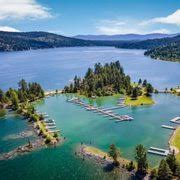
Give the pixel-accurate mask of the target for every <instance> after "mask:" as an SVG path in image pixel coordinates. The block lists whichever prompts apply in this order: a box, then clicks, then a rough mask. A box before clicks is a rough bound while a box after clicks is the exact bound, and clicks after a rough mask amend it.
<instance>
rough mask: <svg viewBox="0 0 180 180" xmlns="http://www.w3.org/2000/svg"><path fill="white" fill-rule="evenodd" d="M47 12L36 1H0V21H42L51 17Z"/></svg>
mask: <svg viewBox="0 0 180 180" xmlns="http://www.w3.org/2000/svg"><path fill="white" fill-rule="evenodd" d="M49 11H50V9H49V8H46V7H44V6H42V5H40V4H39V3H38V2H37V1H36V0H0V20H4V19H24V18H32V19H44V18H49V17H52V15H51V14H50V12H49Z"/></svg>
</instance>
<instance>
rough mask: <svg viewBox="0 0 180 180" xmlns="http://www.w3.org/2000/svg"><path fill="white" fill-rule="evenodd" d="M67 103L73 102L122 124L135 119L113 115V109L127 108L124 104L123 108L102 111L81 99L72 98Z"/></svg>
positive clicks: (116, 107) (117, 107)
mask: <svg viewBox="0 0 180 180" xmlns="http://www.w3.org/2000/svg"><path fill="white" fill-rule="evenodd" d="M67 102H72V103H75V104H78V105H81V106H83V107H84V108H85V109H86V110H87V111H93V112H96V113H98V114H100V115H102V116H104V117H109V118H111V119H116V122H122V121H131V120H133V119H134V118H133V117H131V116H129V115H118V114H115V113H113V112H112V111H111V110H113V109H119V108H122V107H125V105H124V104H121V106H115V107H110V108H105V109H101V108H98V107H95V106H92V105H88V104H86V103H84V102H82V101H81V100H80V99H78V98H72V99H68V100H67Z"/></svg>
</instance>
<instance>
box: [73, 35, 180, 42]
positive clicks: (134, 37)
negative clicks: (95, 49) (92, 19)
mask: <svg viewBox="0 0 180 180" xmlns="http://www.w3.org/2000/svg"><path fill="white" fill-rule="evenodd" d="M176 35H177V34H161V33H151V34H144V35H143V34H116V35H76V36H73V38H77V39H84V40H95V41H96V40H100V41H132V40H139V41H142V40H147V39H160V38H165V37H173V36H176Z"/></svg>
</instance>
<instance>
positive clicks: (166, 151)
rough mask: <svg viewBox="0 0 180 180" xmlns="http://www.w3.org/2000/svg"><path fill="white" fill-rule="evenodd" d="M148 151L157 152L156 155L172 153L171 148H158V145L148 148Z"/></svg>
mask: <svg viewBox="0 0 180 180" xmlns="http://www.w3.org/2000/svg"><path fill="white" fill-rule="evenodd" d="M148 153H151V154H156V155H160V156H167V155H169V154H171V152H170V150H167V149H161V148H156V147H150V149H149V150H148Z"/></svg>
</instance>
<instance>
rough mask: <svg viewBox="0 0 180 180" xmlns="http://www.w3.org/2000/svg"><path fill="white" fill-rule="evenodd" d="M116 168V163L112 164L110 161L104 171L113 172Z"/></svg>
mask: <svg viewBox="0 0 180 180" xmlns="http://www.w3.org/2000/svg"><path fill="white" fill-rule="evenodd" d="M114 168H115V165H114V164H112V163H109V164H106V165H105V166H104V167H103V171H104V172H111V171H112V170H113V169H114Z"/></svg>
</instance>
